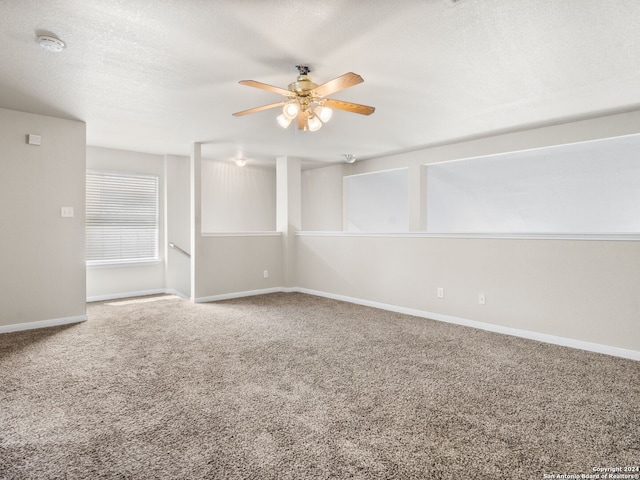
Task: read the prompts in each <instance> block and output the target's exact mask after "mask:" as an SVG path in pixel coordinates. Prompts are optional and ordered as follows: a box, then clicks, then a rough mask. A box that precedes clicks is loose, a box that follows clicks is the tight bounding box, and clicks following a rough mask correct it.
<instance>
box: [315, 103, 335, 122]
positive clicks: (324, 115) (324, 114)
mask: <svg viewBox="0 0 640 480" xmlns="http://www.w3.org/2000/svg"><path fill="white" fill-rule="evenodd" d="M314 111H315V113H316V115H318V117H320V120H322V123H327V122H328V121H329V120H331V116H332V115H333V110H331V109H330V108H329V107H323V106H319V107H316V108H315V110H314Z"/></svg>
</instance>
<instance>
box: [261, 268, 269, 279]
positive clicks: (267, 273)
mask: <svg viewBox="0 0 640 480" xmlns="http://www.w3.org/2000/svg"><path fill="white" fill-rule="evenodd" d="M262 275H263V276H264V278H269V270H265V271H264V273H263V274H262Z"/></svg>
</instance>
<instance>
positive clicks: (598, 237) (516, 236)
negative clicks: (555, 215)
mask: <svg viewBox="0 0 640 480" xmlns="http://www.w3.org/2000/svg"><path fill="white" fill-rule="evenodd" d="M296 236H298V237H379V238H461V239H498V240H501V239H502V240H504V239H506V240H589V241H616V242H638V241H640V233H427V232H396V233H391V232H389V233H385V232H342V231H336V232H329V231H320V232H312V231H299V232H296Z"/></svg>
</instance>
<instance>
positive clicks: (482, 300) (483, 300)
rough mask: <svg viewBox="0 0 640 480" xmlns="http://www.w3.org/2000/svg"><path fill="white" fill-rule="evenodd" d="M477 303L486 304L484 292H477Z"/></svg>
mask: <svg viewBox="0 0 640 480" xmlns="http://www.w3.org/2000/svg"><path fill="white" fill-rule="evenodd" d="M478 303H479V304H480V305H486V304H487V299H486V298H485V296H484V293H479V294H478Z"/></svg>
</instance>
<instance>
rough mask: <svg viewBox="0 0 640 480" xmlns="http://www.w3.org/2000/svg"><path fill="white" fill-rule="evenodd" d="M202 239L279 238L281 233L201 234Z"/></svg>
mask: <svg viewBox="0 0 640 480" xmlns="http://www.w3.org/2000/svg"><path fill="white" fill-rule="evenodd" d="M200 235H201V236H202V237H280V236H282V232H275V231H274V232H202V233H201V234H200Z"/></svg>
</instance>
